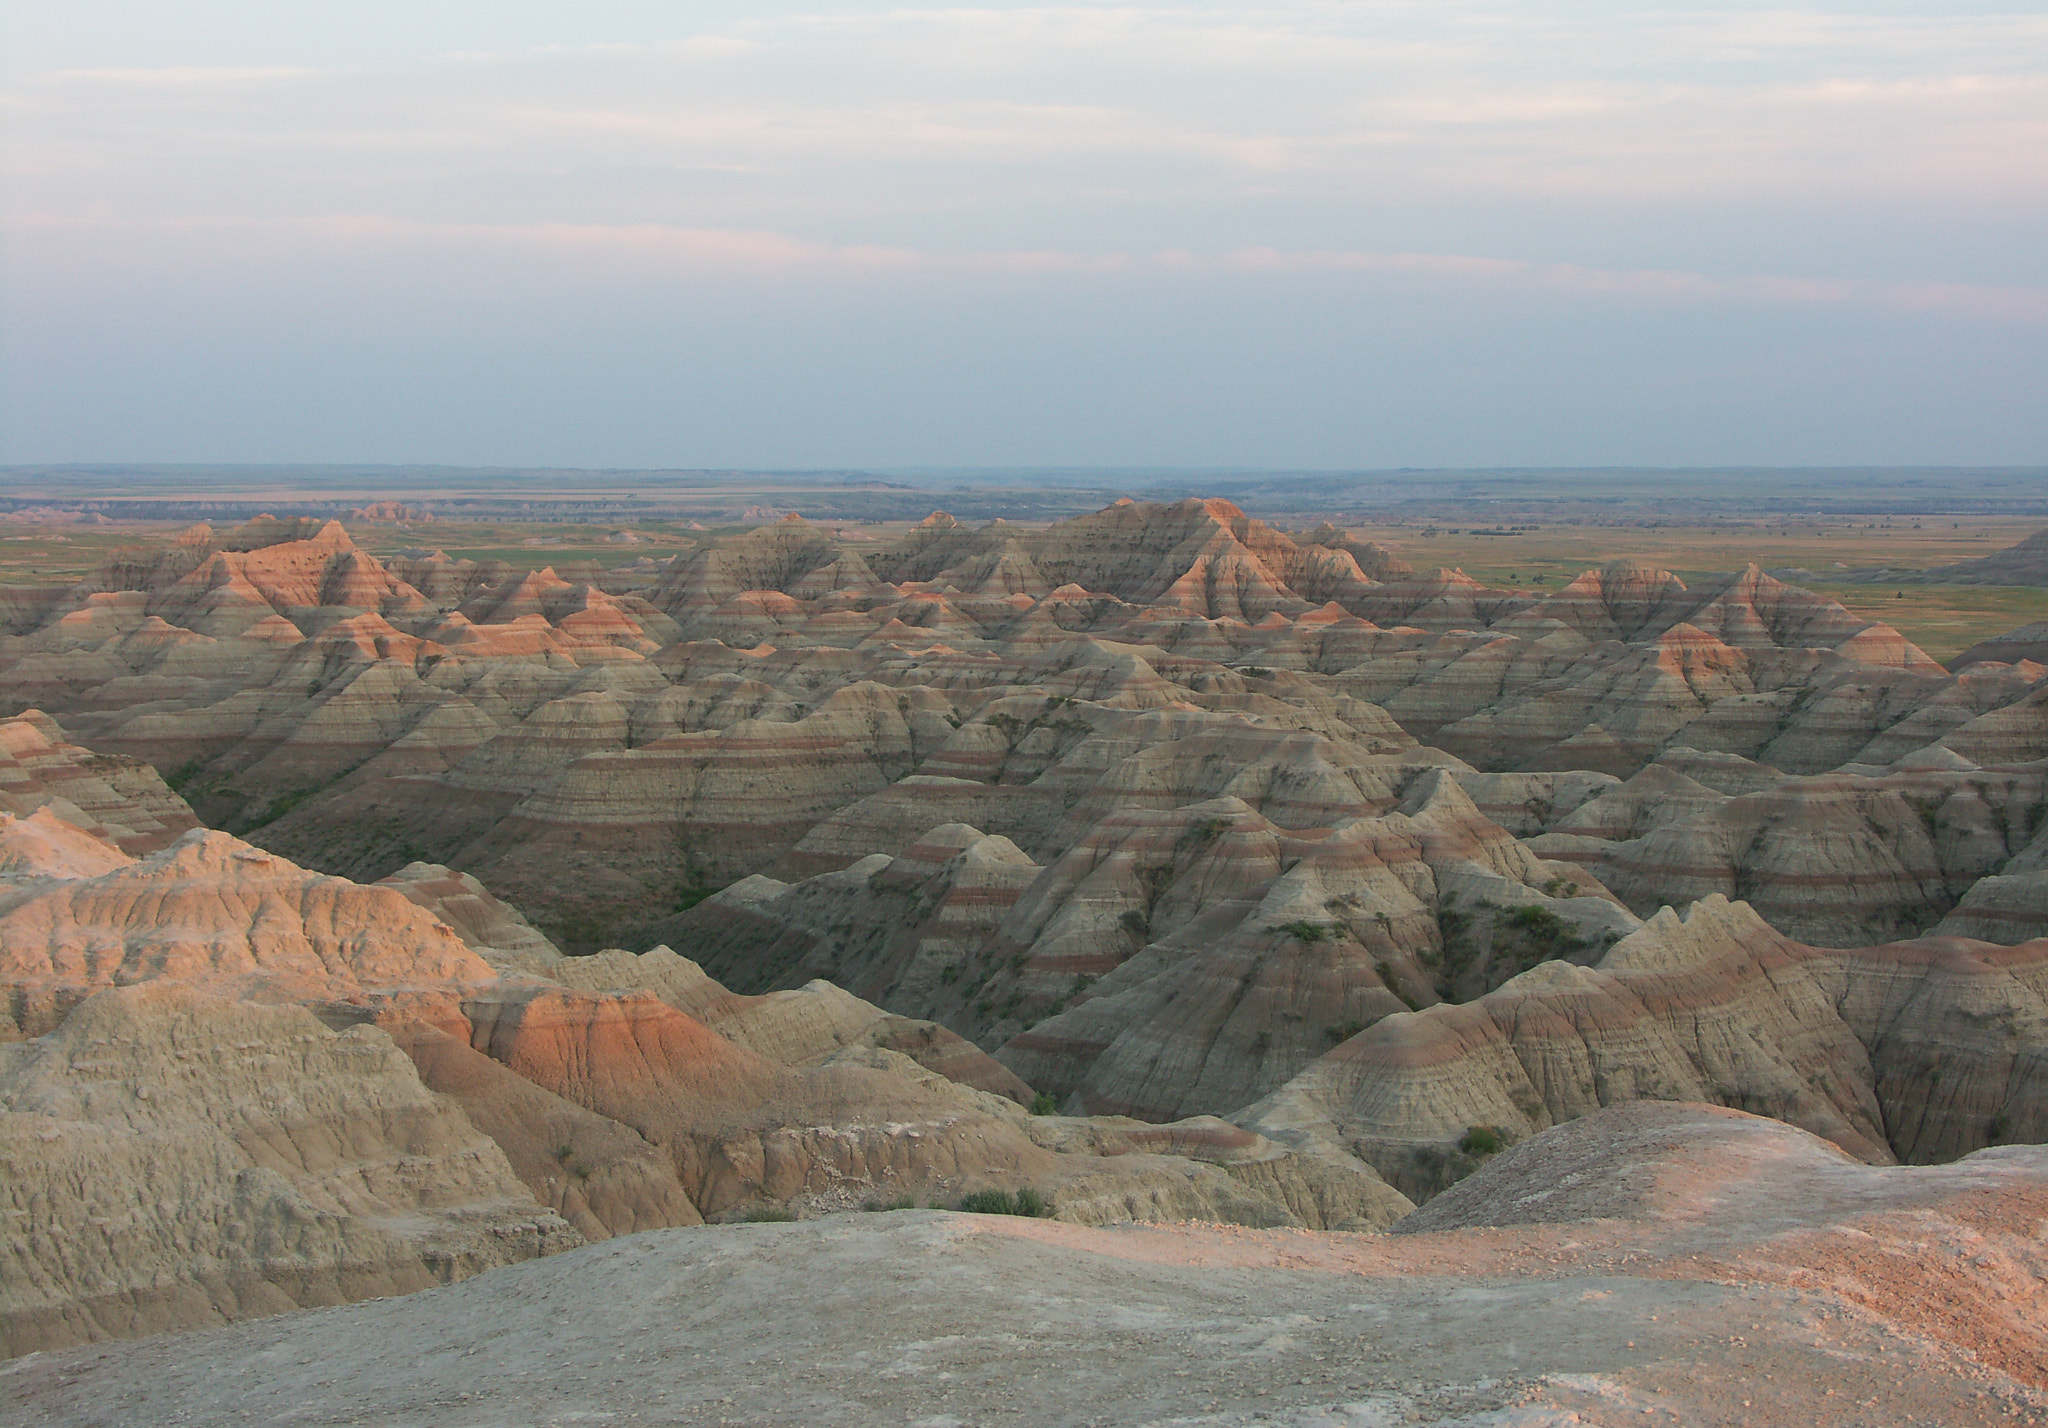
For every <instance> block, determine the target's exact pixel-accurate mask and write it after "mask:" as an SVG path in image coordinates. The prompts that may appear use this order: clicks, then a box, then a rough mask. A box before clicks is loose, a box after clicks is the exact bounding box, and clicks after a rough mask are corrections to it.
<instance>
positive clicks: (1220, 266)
mask: <svg viewBox="0 0 2048 1428" xmlns="http://www.w3.org/2000/svg"><path fill="white" fill-rule="evenodd" d="M102 226H104V225H103V222H102V221H101V220H98V219H86V218H79V217H77V216H74V215H66V214H58V213H41V214H22V215H15V216H13V217H11V218H9V219H7V220H5V221H4V222H0V232H7V233H11V234H12V235H13V236H14V237H15V238H16V239H17V240H21V241H26V242H32V241H35V240H37V239H42V240H44V241H55V242H57V243H59V244H61V243H63V242H64V241H66V237H65V235H67V234H74V233H76V232H78V231H79V230H81V229H85V228H99V227H102ZM147 227H148V228H149V230H150V232H151V233H152V235H153V237H152V238H151V240H150V241H149V242H148V243H146V244H144V245H142V246H146V247H148V248H150V249H151V250H153V251H160V250H161V248H162V246H163V244H164V242H165V241H166V240H174V239H184V240H189V241H193V242H196V243H200V244H203V245H205V246H207V247H209V248H212V249H214V250H215V251H223V250H225V251H231V252H246V253H261V252H277V251H279V250H285V251H292V252H296V253H298V254H300V255H301V256H303V257H305V258H308V259H312V258H317V257H319V256H321V255H323V254H332V253H334V252H337V251H344V250H346V251H357V252H360V251H363V250H365V249H368V248H383V249H386V250H391V249H398V248H404V247H413V248H432V249H436V250H439V251H441V252H443V253H469V254H471V255H474V256H476V257H479V258H482V259H485V260H498V259H503V258H505V257H507V256H521V257H525V258H528V259H534V258H540V259H545V260H548V261H549V262H550V263H551V264H552V265H553V266H554V269H555V271H557V272H560V273H561V274H562V275H563V276H564V277H569V276H575V277H577V278H579V279H590V278H610V279H612V280H616V281H619V282H624V283H634V282H644V281H648V280H650V279H658V280H660V279H665V280H689V279H693V278H694V279H711V280H718V279H725V278H730V277H733V276H744V275H751V276H756V277H778V276H819V275H826V276H829V275H840V276H874V275H905V276H915V275H918V274H933V275H945V274H992V275H1000V274H1011V275H1062V274H1070V275H1100V274H1131V275H1143V274H1155V275H1160V276H1166V277H1172V276H1176V275H1179V276H1189V277H1230V276H1237V277H1255V276H1259V275H1274V276H1287V275H1315V274H1328V275H1361V276H1365V277H1376V278H1381V279H1385V280H1389V281H1419V282H1426V283H1432V284H1436V285H1439V286H1440V287H1442V288H1444V289H1446V290H1456V291H1460V292H1465V293H1471V292H1475V291H1484V290H1487V289H1496V290H1500V289H1511V290H1517V291H1520V292H1524V293H1528V292H1541V293H1550V294H1556V295H1559V296H1563V297H1568V298H1584V299H1598V300H1618V301H1621V302H1624V303H1633V304H1644V305H1653V306H1660V307H1669V306H1675V305H1730V304H1733V305H1747V306H1755V307H1779V308H1799V307H1843V308H1869V309H1877V310H1884V311H1890V312H1921V313H1930V314H1938V315H1942V316H1947V317H1952V318H1966V319H1973V320H1990V321H1996V322H2017V323H2029V324H2048V285H2028V284H2002V285H2001V284H1983V283H1960V282H1895V281H1871V280H1849V279H1838V278H1822V277H1806V276H1799V275H1787V274H1768V273H1734V274H1716V273H1708V272H1700V271H1690V270H1684V269H1672V268H1628V267H1599V266H1593V265H1588V264H1582V263H1557V262H1544V261H1540V260H1535V259H1525V258H1515V257H1501V256H1489V255H1481V254H1472V253H1441V252H1438V253H1431V252H1403V251H1370V250H1361V249H1284V248H1275V247H1245V248H1235V249H1229V250H1210V251H1202V250H1196V249H1189V248H1166V249H1156V250H1151V251H1145V252H1136V251H1088V250H1076V249H1061V248H1036V249H991V250H968V251H954V252H947V251H936V250H926V249H918V248H911V247H903V246H895V245H889V244H858V243H855V244H848V243H831V242H823V241H818V240H815V239H807V238H802V237H797V236H794V235H791V234H788V233H782V232H776V231H773V230H766V229H727V228H685V227H676V226H671V225H665V224H653V223H625V224H586V223H532V224H483V223H459V222H455V223H451V222H440V223H436V222H424V221H420V220H416V219H409V218H402V217H392V216H388V215H378V214H331V215H325V216H321V217H316V218H304V219H282V220H245V219H219V218H182V219H169V220H162V221H159V222H154V223H151V224H149V225H147ZM135 236H138V237H139V236H141V235H140V234H139V233H138V234H136V235H135Z"/></svg>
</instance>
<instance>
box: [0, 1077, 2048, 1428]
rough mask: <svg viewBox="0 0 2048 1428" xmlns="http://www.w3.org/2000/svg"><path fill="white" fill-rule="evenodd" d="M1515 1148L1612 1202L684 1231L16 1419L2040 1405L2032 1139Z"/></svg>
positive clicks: (1742, 1136)
mask: <svg viewBox="0 0 2048 1428" xmlns="http://www.w3.org/2000/svg"><path fill="white" fill-rule="evenodd" d="M1520 1155H1521V1157H1522V1158H1521V1160H1520V1161H1518V1162H1514V1163H1511V1162H1510V1161H1509V1160H1506V1159H1504V1160H1503V1161H1502V1162H1501V1164H1500V1165H1499V1166H1498V1168H1497V1169H1496V1170H1495V1171H1493V1172H1489V1173H1486V1174H1485V1175H1484V1177H1483V1178H1484V1180H1485V1186H1491V1187H1492V1188H1491V1190H1490V1191H1489V1190H1486V1188H1485V1186H1482V1184H1481V1183H1480V1180H1481V1177H1475V1182H1474V1185H1473V1187H1472V1189H1471V1191H1469V1192H1467V1197H1466V1203H1467V1204H1468V1206H1478V1205H1481V1204H1482V1203H1491V1202H1489V1201H1488V1198H1487V1197H1488V1195H1489V1194H1490V1195H1491V1196H1492V1199H1493V1201H1499V1200H1500V1197H1502V1196H1504V1195H1505V1196H1508V1197H1509V1200H1510V1202H1511V1201H1512V1198H1513V1197H1514V1196H1515V1195H1518V1194H1519V1193H1520V1192H1521V1190H1522V1189H1523V1185H1522V1182H1521V1181H1520V1180H1518V1179H1517V1178H1516V1175H1515V1174H1514V1164H1521V1165H1523V1166H1525V1167H1526V1166H1527V1165H1529V1164H1531V1163H1533V1162H1534V1160H1535V1159H1537V1158H1540V1157H1544V1156H1550V1157H1553V1158H1554V1159H1555V1161H1556V1165H1557V1168H1559V1169H1560V1170H1562V1171H1563V1172H1564V1173H1565V1174H1566V1175H1574V1174H1575V1175H1579V1176H1581V1177H1582V1179H1581V1181H1579V1182H1578V1184H1580V1185H1583V1186H1586V1187H1590V1188H1588V1189H1586V1190H1583V1191H1581V1190H1576V1189H1574V1190H1573V1192H1572V1193H1575V1194H1578V1195H1579V1196H1580V1200H1579V1208H1581V1209H1583V1210H1587V1211H1591V1212H1595V1213H1601V1212H1605V1213H1604V1214H1603V1215H1602V1217H1601V1218H1595V1219H1590V1220H1587V1219H1579V1220H1576V1222H1574V1223H1571V1224H1569V1225H1563V1224H1518V1225H1511V1226H1508V1227H1500V1226H1498V1225H1496V1224H1493V1223H1492V1222H1491V1221H1490V1220H1488V1219H1487V1217H1486V1216H1484V1215H1480V1216H1477V1217H1473V1218H1474V1225H1475V1227H1474V1228H1468V1229H1462V1230H1457V1231H1453V1232H1441V1231H1439V1232H1434V1233H1428V1232H1424V1233H1413V1234H1403V1235H1399V1236H1375V1237H1362V1236H1347V1235H1321V1234H1313V1233H1305V1232H1301V1231H1258V1230H1248V1229H1232V1228H1228V1227H1219V1226H1203V1225H1178V1226H1122V1227H1117V1228H1112V1229H1084V1228H1080V1227H1076V1226H1070V1225H1058V1224H1050V1223H1047V1222H1044V1221H1031V1220H1018V1219H1013V1218H1009V1217H1002V1216H968V1215H941V1214H929V1213H910V1214H888V1215H853V1216H843V1217H837V1218H834V1219H830V1220H824V1221H817V1222H812V1223H807V1224H801V1225H733V1226H723V1227H713V1228H710V1229H707V1230H698V1231H684V1232H678V1231H669V1232H665V1233H662V1234H656V1235H642V1236H636V1237H634V1238H633V1239H630V1240H620V1241H614V1242H612V1243H610V1244H606V1245H599V1246H592V1247H590V1248H587V1249H582V1250H578V1251H574V1252H572V1253H569V1254H565V1255H559V1256H556V1257H554V1258H552V1259H548V1260H544V1261H540V1262H537V1263H533V1264H526V1265H520V1266H516V1267H513V1268H511V1269H506V1270H500V1271H494V1272H493V1273H491V1274H489V1275H486V1276H483V1277H481V1278H478V1279H475V1280H471V1281H469V1282H468V1283H466V1284H462V1285H458V1286H455V1287H453V1288H449V1289H437V1290H433V1291H430V1292H428V1293H425V1294H421V1295H415V1296H412V1297H409V1298H406V1299H401V1300H391V1301H386V1302H382V1303H375V1304H361V1305H355V1306H351V1307H349V1308H346V1309H341V1310H335V1311H331V1312H327V1313H323V1314H321V1315H320V1316H319V1317H318V1318H303V1317H301V1318H291V1319H282V1320H272V1321H268V1322H265V1323H261V1324H252V1325H245V1326H240V1327H237V1328H234V1329H231V1330H227V1331H224V1332H220V1333H216V1334H213V1335H210V1336H209V1337H208V1338H207V1339H206V1340H205V1341H204V1347H205V1352H204V1353H203V1354H195V1353H193V1352H191V1350H192V1347H193V1345H192V1343H191V1341H179V1340H161V1341H153V1342H146V1343H141V1344H134V1345H124V1346H120V1347H118V1348H112V1349H102V1350H98V1351H93V1352H89V1353H69V1354H58V1355H46V1356H43V1357H40V1358H37V1359H35V1360H32V1361H29V1362H26V1363H24V1364H22V1365H20V1366H19V1367H17V1368H15V1369H14V1370H13V1372H12V1373H11V1374H10V1375H9V1376H8V1383H9V1390H10V1392H9V1396H8V1400H7V1406H6V1407H5V1408H0V1422H5V1423H8V1424H20V1425H44V1424H54V1423H60V1422H65V1423H68V1422H78V1421H96V1420H97V1419H99V1418H101V1417H103V1416H108V1415H113V1416H118V1415H119V1414H121V1413H123V1412H127V1411H130V1405H132V1404H133V1402H134V1401H135V1400H134V1398H133V1397H131V1395H136V1394H144V1395H146V1396H147V1402H148V1403H149V1406H150V1408H151V1410H152V1411H153V1412H157V1413H160V1414H162V1415H163V1416H164V1417H165V1418H173V1417H175V1418H177V1419H178V1421H181V1422H193V1423H201V1424H214V1423H218V1424H225V1423H230V1422H242V1421H249V1420H250V1419H255V1420H273V1419H280V1418H284V1417H287V1416H289V1417H291V1418H294V1419H306V1420H311V1421H318V1422H323V1423H335V1424H348V1425H361V1428H370V1425H398V1424H410V1423H414V1422H417V1421H418V1420H419V1416H420V1414H421V1413H422V1412H423V1411H427V1412H430V1413H431V1414H432V1415H433V1416H434V1417H435V1418H436V1419H437V1421H444V1422H449V1423H455V1424H477V1425H482V1424H487V1423H503V1422H522V1423H524V1422H547V1421H564V1422H567V1421H577V1420H580V1419H582V1418H584V1417H587V1416H595V1415H607V1416H612V1417H616V1418H619V1419H640V1420H646V1421H673V1422H689V1423H695V1422H717V1421H721V1420H723V1421H738V1422H747V1423H772V1424H799V1423H803V1424H811V1423H878V1422H892V1423H893V1422H912V1423H948V1422H950V1423H981V1422H990V1421H997V1420H999V1419H1001V1418H1004V1417H1016V1418H1018V1419H1019V1420H1020V1421H1025V1422H1033V1423H1040V1422H1043V1423H1054V1422H1077V1421H1092V1422H1106V1423H1119V1424H1125V1423H1128V1424H1168V1423H1200V1424H1210V1425H1219V1426H1221V1425H1228V1426H1229V1428H1237V1426H1238V1425H1250V1424H1253V1423H1265V1424H1282V1425H1288V1428H1363V1425H1371V1424H1386V1423H1403V1422H1406V1423H1425V1424H1427V1423H1435V1424H1444V1425H1453V1424H1460V1425H1471V1424H1499V1425H1517V1426H1518V1428H1539V1425H1546V1428H1547V1425H1558V1424H1572V1423H1576V1424H1581V1425H1601V1426H1602V1428H1618V1425H1622V1424H1628V1425H1636V1424H1641V1423H1644V1422H1649V1421H1656V1422H1673V1421H1675V1422H1682V1423H1687V1424H1710V1425H1730V1428H1733V1425H1737V1424H1743V1423H1770V1424H1779V1423H1801V1424H1814V1425H1820V1426H1821V1428H1836V1426H1837V1425H1840V1428H1850V1425H1859V1424H1872V1423H1887V1424H1892V1423H1901V1424H1903V1423H1940V1424H1943V1425H1958V1428H1962V1425H1988V1424H1991V1423H2006V1422H2011V1421H2015V1420H2020V1421H2031V1419H2032V1418H2033V1417H2035V1416H2038V1415H2040V1414H2041V1413H2043V1412H2044V1411H2048V1395H2044V1393H2043V1389H2044V1386H2048V1380H2044V1374H2043V1365H2044V1364H2048V1321H2044V1318H2043V1315H2042V1311H2041V1306H2040V1303H2039V1285H2040V1283H2041V1280H2042V1276H2043V1275H2044V1273H2048V1259H2044V1254H2043V1248H2042V1241H2041V1238H2040V1233H2039V1231H2040V1226H2041V1224H2042V1222H2043V1218H2044V1214H2048V1158H2044V1152H2042V1151H2040V1150H2038V1149H2034V1148H2028V1149H2024V1150H2021V1149H2008V1150H2003V1151H1997V1152H1989V1153H1986V1154H1982V1155H1978V1156H1974V1157H1971V1158H1970V1159H1969V1160H1967V1161H1964V1162H1962V1163H1960V1164H1957V1165H1953V1166H1945V1167H1941V1168H1939V1169H1933V1170H1905V1169H1887V1170H1876V1169H1871V1168H1868V1167H1862V1166H1857V1165H1854V1164H1852V1163H1848V1162H1845V1161H1843V1160H1842V1159H1841V1158H1840V1157H1839V1156H1838V1155H1836V1154H1835V1153H1833V1152H1831V1151H1829V1150H1828V1149H1827V1148H1826V1147H1824V1146H1820V1145H1818V1144H1817V1143H1816V1142H1814V1141H1812V1140H1811V1138H1810V1137H1805V1136H1803V1135H1801V1134H1800V1133H1799V1132H1796V1131H1789V1130H1787V1129H1786V1128H1784V1127H1782V1126H1776V1125H1774V1124H1772V1123H1769V1122H1763V1121H1759V1120H1756V1119H1755V1118H1751V1117H1744V1116H1739V1115H1736V1114H1733V1113H1730V1112H1725V1111H1717V1110H1714V1109H1712V1108H1701V1107H1681V1106H1663V1107H1657V1108H1655V1110H1654V1111H1652V1110H1650V1109H1648V1108H1645V1109H1643V1110H1640V1111H1636V1112H1630V1113H1622V1114H1618V1115H1617V1114H1616V1113H1611V1112H1610V1113H1603V1114H1602V1115H1599V1116H1595V1117H1590V1118H1588V1119H1587V1120H1585V1121H1583V1122H1580V1123H1578V1124H1577V1125H1575V1126H1573V1127H1569V1128H1564V1129H1560V1130H1558V1131H1553V1132H1550V1133H1549V1134H1548V1135H1546V1136H1544V1137H1540V1138H1539V1139H1537V1140H1536V1141H1533V1142H1531V1143H1530V1144H1529V1145H1528V1146H1526V1147H1524V1148H1523V1150H1522V1151H1521V1152H1520ZM1722 1156H1725V1157H1726V1158H1727V1163H1726V1164H1722V1165H1716V1164H1715V1161H1716V1159H1717V1157H1722ZM1529 1183H1530V1184H1531V1185H1533V1184H1534V1183H1535V1182H1534V1181H1531V1182H1529ZM1638 1183H1640V1185H1641V1186H1648V1187H1650V1189H1649V1190H1647V1191H1645V1190H1643V1189H1640V1188H1636V1187H1637V1184H1638ZM1603 1187H1604V1188H1603ZM1603 1194H1604V1196H1605V1198H1604V1199H1603ZM1646 1196H1647V1197H1648V1199H1647V1200H1646ZM1650 1202H1654V1203H1650ZM1759 1207H1761V1208H1762V1209H1763V1210H1764V1213H1762V1214H1757V1213H1755V1212H1756V1211H1757V1210H1758V1209H1759ZM1621 1217H1626V1218H1621ZM1495 1218H1499V1217H1498V1216H1496V1217H1495ZM1409 1223H1410V1225H1415V1223H1416V1222H1415V1221H1410V1222H1409ZM481 1324H487V1325H488V1326H489V1328H488V1331H487V1332H481V1333H480V1332H478V1329H477V1326H478V1325H481ZM315 1344H317V1349H316V1348H315V1347H314V1345H315Z"/></svg>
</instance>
